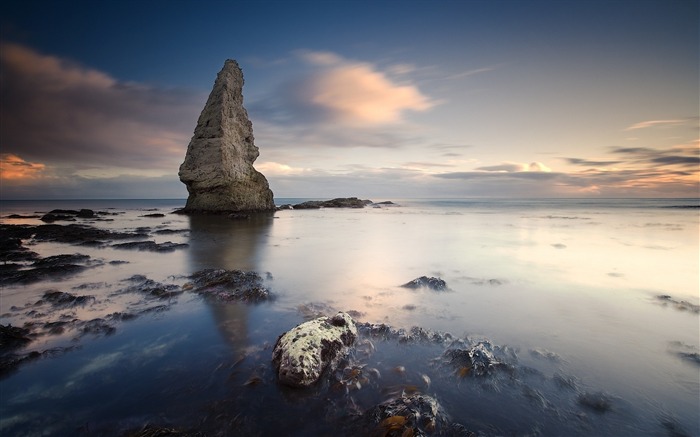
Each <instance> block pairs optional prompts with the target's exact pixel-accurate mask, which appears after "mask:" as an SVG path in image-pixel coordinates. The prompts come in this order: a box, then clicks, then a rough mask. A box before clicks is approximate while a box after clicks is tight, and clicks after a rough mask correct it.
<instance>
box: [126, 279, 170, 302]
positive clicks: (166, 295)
mask: <svg viewBox="0 0 700 437" xmlns="http://www.w3.org/2000/svg"><path fill="white" fill-rule="evenodd" d="M127 281H129V282H132V283H134V285H132V286H130V287H127V288H126V289H124V290H122V292H124V293H139V294H143V295H146V296H148V297H152V298H157V299H170V298H173V297H175V296H177V295H179V294H182V292H183V290H182V288H180V287H179V286H177V285H175V284H163V283H160V282H157V281H154V280H153V279H148V278H147V277H145V276H143V275H134V276H132V277H131V278H129V279H127Z"/></svg>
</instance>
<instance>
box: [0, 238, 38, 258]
mask: <svg viewBox="0 0 700 437" xmlns="http://www.w3.org/2000/svg"><path fill="white" fill-rule="evenodd" d="M37 258H39V254H38V253H36V252H32V251H31V250H29V249H27V248H26V247H24V246H23V245H22V240H21V239H20V238H16V237H11V236H9V235H7V234H4V233H3V236H2V237H0V261H4V262H7V261H33V260H35V259H37Z"/></svg>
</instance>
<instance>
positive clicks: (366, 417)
mask: <svg viewBox="0 0 700 437" xmlns="http://www.w3.org/2000/svg"><path fill="white" fill-rule="evenodd" d="M346 200H347V202H346V201H345V200H343V199H333V200H331V201H327V202H329V203H325V202H314V203H308V202H304V203H303V204H301V205H305V206H302V207H301V208H298V207H297V206H295V207H294V209H310V208H340V207H348V208H355V207H359V206H353V205H360V204H361V205H362V206H361V207H366V206H369V205H373V203H372V202H371V201H367V200H360V199H358V198H346ZM389 205H394V204H393V203H390V204H389ZM283 209H284V208H283ZM49 214H53V217H52V218H51V220H52V222H51V223H44V224H37V225H29V224H16V225H15V224H0V234H1V235H2V236H1V237H0V261H1V262H2V264H0V284H2V285H6V286H12V287H17V286H24V285H26V284H35V283H41V282H42V281H43V282H47V283H51V288H49V289H47V290H46V291H45V292H44V293H43V294H42V295H41V297H40V298H39V299H35V300H33V301H30V302H26V303H25V304H24V305H20V306H13V307H11V308H4V309H3V311H5V312H6V314H4V315H5V316H11V317H14V318H16V319H20V320H24V323H23V324H22V325H21V326H12V325H9V324H8V325H0V378H7V377H9V376H10V375H12V374H14V373H16V372H19V371H21V369H22V366H24V365H26V364H28V363H30V362H33V361H36V360H39V359H50V358H51V357H56V356H59V355H61V354H65V353H70V352H71V351H72V350H74V349H76V348H79V347H80V344H81V342H82V341H83V339H85V338H93V337H106V336H112V335H114V334H115V332H117V331H118V330H119V329H121V326H122V325H123V324H124V323H129V322H130V321H131V320H135V319H139V318H142V317H146V316H148V315H153V314H159V313H163V312H166V311H168V310H170V309H171V308H172V307H173V305H176V304H177V303H178V298H180V297H181V296H185V295H190V296H193V297H196V298H197V299H199V298H201V299H204V300H207V301H211V302H213V303H215V304H216V305H257V304H261V303H264V302H274V301H275V299H276V297H277V292H276V291H275V290H273V289H271V288H270V286H269V281H270V280H271V277H272V276H271V274H269V273H267V274H260V273H257V272H254V271H241V270H224V269H203V270H199V271H196V272H194V273H192V274H190V275H181V276H177V277H173V279H172V281H165V282H159V281H155V280H153V279H151V278H149V277H147V276H145V275H138V274H137V275H133V276H130V277H128V278H125V279H123V280H121V281H119V282H118V283H114V284H110V286H113V288H112V289H111V290H110V292H109V295H108V297H107V299H105V298H100V297H97V296H95V295H93V294H91V292H90V290H91V287H93V285H91V284H89V283H85V284H83V285H81V286H78V287H74V288H73V289H71V290H65V289H64V290H61V289H60V282H58V287H59V288H55V287H56V286H57V285H56V284H54V283H53V282H54V281H56V280H61V279H63V278H69V277H72V276H75V275H78V274H80V273H82V272H85V271H88V270H89V269H93V268H99V267H102V266H106V265H107V266H108V265H117V264H118V263H125V262H126V261H121V260H112V261H106V260H103V259H97V258H93V257H91V256H88V255H85V254H81V253H79V252H75V253H66V254H59V255H51V256H46V257H42V256H40V255H39V254H38V253H36V252H34V251H33V250H32V244H36V243H62V244H69V245H71V246H74V247H76V249H77V250H78V251H79V250H80V248H81V247H90V248H112V249H121V250H135V251H151V252H155V253H159V252H168V251H178V250H188V248H189V246H188V245H187V244H185V243H172V242H161V243H156V242H155V241H154V240H151V238H153V237H154V236H155V235H167V234H177V233H180V232H182V230H177V229H168V228H158V229H153V228H147V227H141V228H135V229H133V230H113V229H106V228H103V227H97V226H93V224H94V223H92V224H91V223H90V222H88V220H92V221H95V220H97V221H99V219H101V218H102V219H108V217H109V215H111V214H117V213H114V212H109V213H106V212H102V213H101V212H93V213H92V214H88V213H87V212H86V210H83V209H81V210H60V211H59V210H55V211H52V212H51V213H49ZM155 214H157V213H154V214H152V215H151V216H153V217H154V218H156V217H155ZM45 216H46V214H44V215H41V216H39V215H37V216H32V219H37V218H38V219H41V221H44V222H46V220H43V217H45ZM148 216H149V214H145V215H140V216H139V217H143V218H146V219H148V218H150V217H148ZM20 217H22V218H26V216H17V217H11V216H10V217H8V218H11V219H14V218H20ZM57 217H58V218H57ZM54 221H65V222H66V223H65V224H56V223H53V222H54ZM95 286H97V285H95ZM396 287H397V288H399V289H405V292H407V293H420V292H421V291H422V290H426V291H427V292H429V293H431V295H436V294H438V293H444V292H450V291H451V290H450V287H449V286H448V284H447V283H446V282H445V281H444V280H443V279H442V278H439V277H433V276H419V277H417V278H415V279H413V280H410V281H408V282H405V283H403V284H396ZM433 292H434V293H433ZM116 297H123V298H126V299H127V300H128V305H127V307H128V309H126V308H125V309H124V310H120V311H114V312H111V313H109V314H106V315H102V316H100V317H95V318H84V317H81V316H80V315H79V314H78V310H80V309H85V308H90V307H91V306H100V305H102V304H104V303H105V302H104V300H108V299H111V298H116ZM655 301H656V302H655V303H657V304H661V305H664V306H669V307H673V308H676V309H678V310H679V311H684V312H690V313H698V311H699V310H698V308H697V305H692V304H689V303H687V302H685V301H680V300H677V299H674V298H673V297H672V296H669V295H659V296H657V297H656V299H655ZM339 310H340V311H339ZM299 313H300V314H301V315H302V316H304V317H305V318H306V319H307V320H306V321H305V322H303V323H300V324H298V325H296V326H290V327H289V329H288V330H287V331H285V332H280V333H279V337H278V338H277V340H276V341H275V342H274V344H268V345H263V346H261V347H260V348H259V351H260V352H258V353H257V354H255V355H250V356H249V358H247V360H249V362H248V364H247V366H248V367H246V368H249V369H254V370H253V371H252V372H251V373H250V375H248V376H245V377H244V378H243V379H240V380H238V379H237V380H236V381H239V382H238V383H240V385H241V386H243V387H245V389H246V390H247V391H246V392H244V393H242V394H241V395H240V396H241V398H240V399H238V398H237V400H236V401H230V402H231V403H230V404H225V405H226V408H227V409H228V408H231V406H232V405H233V406H238V407H241V408H242V406H243V405H245V403H246V396H253V397H255V396H269V394H264V395H263V394H262V393H266V392H263V391H261V389H260V387H262V386H267V387H268V388H269V387H274V390H275V391H276V392H282V393H284V394H285V396H291V397H297V396H298V397H299V398H300V399H305V400H307V401H308V402H311V405H314V408H319V409H320V408H326V409H325V410H323V411H322V412H323V414H325V415H326V416H327V417H326V418H325V419H324V420H326V421H327V422H328V423H321V424H319V425H318V426H319V428H320V429H324V430H331V429H332V430H334V432H335V433H336V434H338V435H378V436H385V437H388V436H405V435H413V436H427V435H440V436H477V435H479V436H486V435H490V434H488V433H485V432H484V431H483V429H487V428H488V426H487V425H484V424H478V425H479V426H478V427H475V426H474V424H470V423H467V422H463V423H461V422H459V421H455V420H454V419H453V417H454V416H455V412H456V411H455V408H457V407H456V406H455V400H454V399H453V396H454V390H459V389H458V388H456V387H468V389H469V390H470V392H473V393H474V396H486V397H489V396H496V395H495V394H494V393H500V394H499V396H504V394H503V393H501V391H504V392H506V393H509V395H507V396H516V397H523V396H524V397H525V398H526V399H527V400H528V402H529V403H530V404H531V408H532V409H533V411H534V412H535V414H545V415H548V414H552V415H555V416H556V415H564V416H566V415H571V417H572V418H577V419H576V420H581V421H583V422H585V423H588V422H591V423H593V421H592V420H589V419H587V417H588V416H589V415H590V416H591V417H593V418H595V417H596V416H597V415H607V414H611V412H614V411H615V410H616V409H618V408H620V405H621V401H620V399H618V398H616V397H615V396H613V395H611V394H609V393H606V392H604V391H600V390H591V389H589V388H587V387H586V386H585V385H583V384H581V383H580V381H578V380H577V379H576V378H575V377H573V376H571V375H566V374H561V373H555V374H554V375H545V374H544V373H541V372H539V371H537V370H534V369H532V368H530V367H528V366H525V365H523V364H521V359H520V357H521V353H522V352H521V351H520V350H518V349H517V348H512V347H509V346H499V345H496V344H494V343H493V342H491V341H490V340H488V339H484V338H470V337H468V336H465V337H457V336H453V335H452V334H449V333H444V332H432V331H428V330H425V329H423V328H421V327H413V328H412V329H409V330H404V329H397V328H395V327H392V326H390V325H387V324H376V323H368V322H362V321H361V318H362V313H360V312H358V311H353V310H352V309H335V308H330V307H328V306H324V305H322V304H314V303H311V304H309V305H308V306H306V307H304V308H299ZM83 314H84V313H83ZM59 336H61V337H68V338H70V339H71V344H70V345H67V346H61V347H54V348H47V349H43V350H42V349H41V348H36V347H34V348H32V347H31V346H32V345H36V344H38V343H40V340H41V339H46V338H51V337H59ZM396 349H398V350H400V353H399V355H401V356H404V357H411V359H410V360H408V359H407V360H406V362H405V363H396V362H391V361H389V360H387V359H386V356H387V355H386V354H388V353H389V352H388V351H393V350H396ZM670 352H671V353H673V354H676V355H677V356H678V357H679V358H681V359H683V360H685V361H687V362H688V363H691V364H696V363H698V362H700V360H698V358H697V357H698V354H697V351H696V350H694V349H689V348H688V347H687V345H683V344H679V345H675V346H673V347H672V348H671V349H670ZM527 353H528V355H529V357H534V358H535V359H538V360H542V361H543V362H551V363H557V362H560V360H561V358H560V357H559V356H558V355H557V354H556V353H555V352H552V351H546V350H539V349H531V350H528V351H527ZM237 363H238V361H237ZM237 365H238V364H232V366H237ZM541 385H546V386H548V387H553V390H555V391H556V393H557V397H558V399H559V401H560V402H564V403H565V404H566V405H568V408H569V409H570V410H566V411H563V410H561V411H560V410H559V409H557V407H555V406H553V405H552V404H551V402H550V401H549V400H547V399H546V398H545V397H544V396H543V395H542V393H541V392H540V391H539V389H538V387H540V386H541ZM256 387H257V388H256ZM256 390H259V391H257V392H256ZM513 393H515V394H513ZM263 399H264V397H263ZM312 399H313V400H312ZM321 401H323V402H321ZM509 401H511V402H512V399H511V400H509ZM326 403H327V404H328V406H326V407H321V405H322V404H326ZM222 408H223V407H219V406H218V405H214V406H212V409H213V410H214V411H215V412H216V413H217V414H212V415H210V416H207V419H206V420H204V419H203V420H202V421H201V424H200V425H198V426H194V427H190V426H187V425H184V424H182V423H172V422H168V421H163V422H160V423H158V422H153V423H150V424H148V425H147V426H144V427H142V428H139V429H133V428H131V429H123V430H122V431H120V432H121V433H122V435H131V436H142V437H145V436H153V435H190V436H195V435H196V436H203V435H210V434H212V435H218V434H216V433H215V432H214V430H217V429H220V428H222V427H223V428H222V429H229V430H231V431H234V430H235V431H237V432H239V433H250V434H259V433H260V432H261V431H260V428H259V425H258V424H256V423H255V422H254V421H252V420H246V419H245V416H240V417H239V416H236V418H234V419H226V420H228V422H226V423H222V422H221V421H222V420H224V419H221V418H222V417H229V416H227V415H226V414H228V413H226V412H225V411H224V410H223V409H222ZM319 411H321V410H319ZM275 420H277V421H278V422H279V424H278V425H279V426H282V423H283V421H284V418H283V417H280V418H277V419H275ZM591 426H592V425H591ZM664 426H666V425H664ZM668 426H670V427H674V426H675V425H674V423H673V422H669V425H668ZM227 427H228V428H227ZM477 428H478V430H477ZM674 429H675V428H674ZM494 435H497V433H494ZM677 435H683V434H682V430H679V433H678V434H677Z"/></svg>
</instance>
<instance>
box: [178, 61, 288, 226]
mask: <svg viewBox="0 0 700 437" xmlns="http://www.w3.org/2000/svg"><path fill="white" fill-rule="evenodd" d="M258 155H259V151H258V148H257V146H255V144H254V142H253V124H252V123H251V122H250V120H249V119H248V113H247V111H246V110H245V108H244V107H243V72H242V71H241V69H240V67H239V66H238V63H237V62H236V61H234V60H231V59H228V60H226V62H225V63H224V68H223V69H222V70H221V71H220V72H219V74H218V76H217V77H216V81H215V83H214V88H213V89H212V91H211V94H210V95H209V99H208V100H207V103H206V105H205V106H204V109H203V110H202V113H201V114H200V116H199V120H198V121H197V127H196V128H195V130H194V136H193V137H192V140H191V141H190V144H189V146H188V147H187V155H186V156H185V161H184V162H183V163H182V165H181V166H180V172H179V176H180V180H181V181H182V182H183V183H184V184H185V185H187V191H188V192H189V197H188V198H187V204H186V205H185V208H184V211H185V212H236V211H274V209H275V204H274V201H273V195H272V191H271V190H270V187H269V185H268V183H267V179H265V176H263V174H262V173H260V172H258V171H257V170H255V168H253V162H254V161H255V160H256V159H257V157H258Z"/></svg>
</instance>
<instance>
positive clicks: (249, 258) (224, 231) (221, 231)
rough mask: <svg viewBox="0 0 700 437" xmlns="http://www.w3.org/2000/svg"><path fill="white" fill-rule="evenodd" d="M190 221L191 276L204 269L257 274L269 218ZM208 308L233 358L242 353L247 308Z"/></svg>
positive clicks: (231, 305) (215, 217)
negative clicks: (231, 351) (229, 347)
mask: <svg viewBox="0 0 700 437" xmlns="http://www.w3.org/2000/svg"><path fill="white" fill-rule="evenodd" d="M189 221H190V241H189V243H190V249H189V267H190V271H191V272H196V271H198V270H202V269H207V268H214V269H226V270H246V271H251V270H252V271H258V261H259V260H260V259H261V256H262V253H261V252H262V251H263V250H264V248H265V247H266V245H267V240H268V237H269V230H270V227H271V226H272V221H273V216H272V214H254V215H251V216H250V218H248V219H230V218H228V217H225V216H218V215H191V216H189ZM208 304H209V308H210V309H211V313H212V316H213V318H214V322H215V324H216V326H217V327H218V329H219V331H220V333H221V335H222V336H223V337H224V338H225V339H226V340H227V341H228V342H229V343H230V344H231V346H232V350H233V351H234V353H235V354H241V353H243V351H244V350H245V348H246V347H247V346H248V343H249V339H248V323H249V320H248V319H249V315H250V314H249V307H248V305H247V304H243V303H220V302H214V301H210V302H208Z"/></svg>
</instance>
